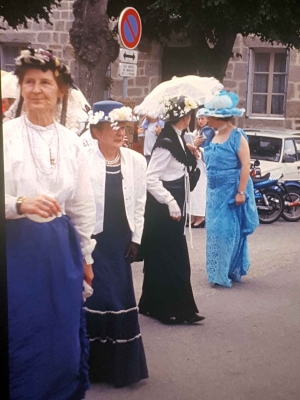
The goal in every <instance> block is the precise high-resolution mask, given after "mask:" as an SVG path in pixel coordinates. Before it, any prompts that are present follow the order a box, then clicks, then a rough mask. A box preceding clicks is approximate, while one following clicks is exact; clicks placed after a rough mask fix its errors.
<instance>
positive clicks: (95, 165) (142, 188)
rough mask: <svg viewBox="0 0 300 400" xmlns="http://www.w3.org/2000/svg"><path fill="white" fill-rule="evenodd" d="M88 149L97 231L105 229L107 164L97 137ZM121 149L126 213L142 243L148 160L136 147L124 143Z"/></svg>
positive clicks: (137, 238) (134, 240)
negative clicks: (131, 148) (128, 146)
mask: <svg viewBox="0 0 300 400" xmlns="http://www.w3.org/2000/svg"><path fill="white" fill-rule="evenodd" d="M85 149H86V151H87V158H88V163H89V171H90V176H91V180H92V185H93V189H94V196H95V202H96V225H95V230H94V234H95V235H96V234H98V233H100V232H102V231H103V222H104V207H105V204H104V203H105V180H106V164H105V158H104V156H103V155H102V153H101V152H100V150H99V147H98V142H97V141H96V140H92V143H89V145H88V146H87V147H86V148H85ZM120 152H121V173H122V176H123V180H122V185H123V195H124V203H125V210H126V216H127V220H128V224H129V227H130V229H131V232H132V239H131V240H132V241H133V242H134V243H137V244H140V243H141V238H142V233H143V228H144V213H145V203H146V167H147V163H146V160H145V158H144V157H143V156H142V155H141V154H139V153H137V152H136V151H134V150H130V149H127V148H125V147H121V148H120Z"/></svg>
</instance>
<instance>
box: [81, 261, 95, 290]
mask: <svg viewBox="0 0 300 400" xmlns="http://www.w3.org/2000/svg"><path fill="white" fill-rule="evenodd" d="M83 262H84V266H83V275H84V280H85V281H86V283H87V284H88V285H90V286H92V282H93V279H94V272H93V267H92V264H87V262H86V261H85V260H84V261H83Z"/></svg>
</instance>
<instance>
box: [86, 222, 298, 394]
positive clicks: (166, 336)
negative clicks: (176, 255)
mask: <svg viewBox="0 0 300 400" xmlns="http://www.w3.org/2000/svg"><path fill="white" fill-rule="evenodd" d="M299 232H300V222H298V223H289V222H285V221H278V222H276V223H274V224H272V225H260V226H259V227H258V228H257V230H256V232H255V233H254V234H253V235H251V236H250V238H249V247H250V256H251V267H250V270H249V275H248V276H247V277H244V278H243V280H242V282H241V283H236V284H234V285H233V287H232V288H229V289H228V288H215V287H212V286H210V285H209V284H208V283H207V280H206V274H205V229H193V240H194V249H190V258H191V264H192V285H193V290H194V294H195V299H196V303H197V305H198V308H199V312H200V315H204V316H205V317H206V319H205V320H204V321H203V323H201V324H198V325H192V326H188V325H186V326H166V325H163V324H161V323H159V322H157V321H155V320H154V319H151V318H147V317H144V316H140V326H141V331H142V335H143V341H144V346H145V351H146V357H147V362H148V368H149V379H146V380H144V381H142V382H140V383H138V384H136V385H132V386H131V387H126V388H122V389H114V388H112V387H110V386H108V385H103V384H102V385H93V386H92V388H91V390H90V391H89V392H88V394H87V396H86V399H87V400H95V399H100V400H125V399H130V400H169V399H170V400H300V265H299V258H300V249H299ZM133 273H134V284H135V289H136V297H137V299H139V297H140V294H141V288H142V280H143V273H142V263H135V264H133Z"/></svg>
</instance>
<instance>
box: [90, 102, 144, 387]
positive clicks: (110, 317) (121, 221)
mask: <svg viewBox="0 0 300 400" xmlns="http://www.w3.org/2000/svg"><path fill="white" fill-rule="evenodd" d="M132 120H133V116H132V111H131V109H130V108H128V107H124V106H123V104H122V103H119V102H116V101H100V102H98V103H95V104H94V105H93V112H92V115H91V118H90V131H91V136H92V139H91V141H89V142H85V143H87V144H89V146H88V147H87V155H88V160H89V163H88V164H89V170H90V176H91V178H92V184H93V188H94V196H95V202H96V210H97V216H96V226H95V230H94V236H93V238H94V239H95V240H96V242H97V244H96V247H95V250H94V252H93V258H94V261H95V262H94V265H93V270H94V275H95V277H94V280H93V291H94V293H93V296H91V297H90V298H88V299H87V301H86V310H87V332H88V337H89V340H90V378H91V380H92V381H93V382H107V383H110V384H112V385H114V386H115V387H122V386H125V385H130V384H133V383H136V382H138V381H139V380H141V379H144V378H147V377H148V372H147V365H146V359H145V353H144V347H143V342H142V337H141V333H140V328H139V322H138V310H137V306H136V301H135V296H134V288H133V281H132V273H131V265H130V263H132V262H133V261H135V257H136V254H137V249H138V246H139V244H140V242H141V237H142V232H143V227H144V211H145V202H146V160H145V158H144V157H143V156H142V155H141V154H139V153H137V152H135V151H133V150H130V149H128V148H125V147H124V146H123V142H124V135H125V126H126V121H132Z"/></svg>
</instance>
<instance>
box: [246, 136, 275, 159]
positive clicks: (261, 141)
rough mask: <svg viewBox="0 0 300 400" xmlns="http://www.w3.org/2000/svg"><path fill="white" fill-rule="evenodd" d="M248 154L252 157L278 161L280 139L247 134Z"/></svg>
mask: <svg viewBox="0 0 300 400" xmlns="http://www.w3.org/2000/svg"><path fill="white" fill-rule="evenodd" d="M248 139H249V147H250V156H251V158H252V159H257V160H266V161H275V162H279V161H280V155H281V150H282V139H280V138H271V137H264V136H258V135H256V136H252V135H249V136H248Z"/></svg>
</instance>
